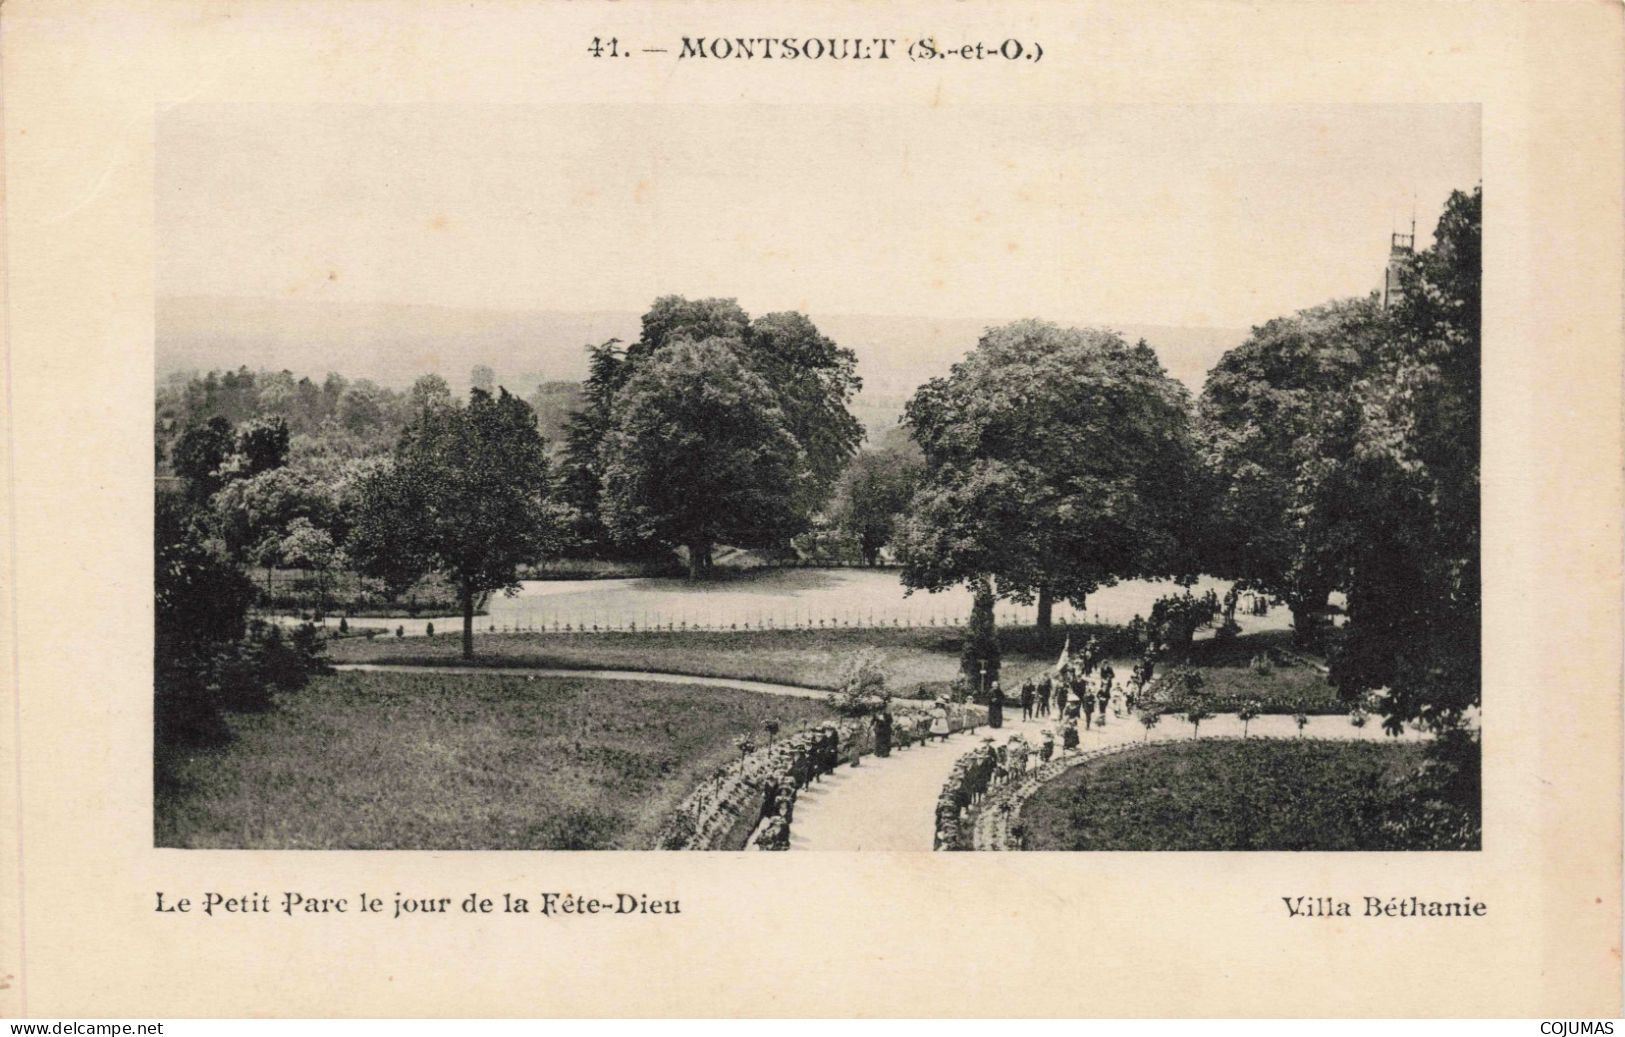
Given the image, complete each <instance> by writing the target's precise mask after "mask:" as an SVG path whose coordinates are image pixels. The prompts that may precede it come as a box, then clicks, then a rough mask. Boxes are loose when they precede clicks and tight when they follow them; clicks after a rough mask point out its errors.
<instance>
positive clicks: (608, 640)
mask: <svg viewBox="0 0 1625 1037" xmlns="http://www.w3.org/2000/svg"><path fill="white" fill-rule="evenodd" d="M1024 634H1025V636H1023V632H1020V631H1011V632H1009V636H1008V637H1007V638H1006V641H1007V643H1008V647H1007V648H1006V650H1005V655H1004V665H1005V667H1006V672H1007V673H1009V674H1011V675H1015V674H1021V673H1026V672H1029V671H1035V670H1037V669H1039V668H1041V667H1044V666H1048V665H1050V664H1052V663H1053V662H1054V661H1055V656H1056V654H1057V653H1058V652H1059V651H1060V645H1061V642H1062V639H1063V637H1064V635H1063V634H1062V633H1061V632H1060V631H1059V630H1056V631H1053V632H1052V636H1049V637H1043V638H1039V637H1035V636H1034V634H1035V632H1033V631H1031V630H1028V631H1025V632H1024ZM450 635H452V636H439V637H435V638H379V639H377V640H372V641H369V640H367V639H365V638H343V639H340V640H337V641H334V642H332V644H331V648H330V652H329V654H330V656H331V658H332V660H333V661H334V662H336V663H394V664H406V665H414V664H415V665H426V666H427V665H436V664H440V665H445V664H451V663H457V662H459V661H460V660H459V651H460V649H461V642H460V641H459V639H458V638H457V637H456V636H454V635H455V631H452V632H450ZM1050 642H1053V648H1051V647H1050ZM959 646H960V634H959V632H958V631H946V630H930V629H925V630H921V629H918V628H916V629H912V630H907V629H905V630H751V631H743V630H742V631H737V632H727V633H712V632H703V631H688V632H668V631H663V630H662V631H642V632H639V633H612V634H484V635H481V636H480V637H479V638H478V639H477V640H476V642H475V654H476V658H475V660H474V662H475V664H484V665H488V666H534V667H600V668H608V669H621V670H650V671H661V672H665V673H687V674H693V675H695V676H704V677H737V678H741V679H744V680H759V681H771V682H774V683H778V684H794V685H798V686H800V687H806V688H833V687H834V686H835V685H836V683H837V679H838V676H839V674H840V670H841V665H842V663H843V662H844V661H845V660H846V659H848V658H850V657H851V656H852V655H853V654H854V653H856V652H858V651H861V650H862V649H865V648H873V649H876V650H877V651H879V652H880V653H881V655H882V656H883V658H884V660H885V662H884V665H885V667H886V670H887V672H888V674H889V675H890V678H891V684H892V688H893V690H894V691H896V692H898V693H900V694H907V693H908V691H909V690H910V689H912V688H915V687H916V686H918V685H920V684H937V683H942V682H947V681H950V680H952V679H953V678H954V676H955V675H956V674H957V673H958V672H959ZM1007 682H1008V678H1007Z"/></svg>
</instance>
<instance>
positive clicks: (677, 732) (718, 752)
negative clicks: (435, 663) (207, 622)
mask: <svg viewBox="0 0 1625 1037" xmlns="http://www.w3.org/2000/svg"><path fill="white" fill-rule="evenodd" d="M827 715H828V711H827V709H826V707H825V706H824V705H823V704H822V703H820V702H817V701H811V700H806V699H796V698H789V697H781V696H772V695H759V694H753V693H749V692H742V691H733V690H729V689H725V688H702V687H693V686H683V685H673V684H653V683H650V684H644V683H640V682H637V681H593V680H578V679H568V680H552V679H542V678H537V679H527V678H524V677H502V676H496V675H492V676H485V675H473V676H469V675H446V676H437V675H431V674H424V675H422V676H419V675H417V674H400V673H341V674H334V675H331V676H326V677H319V678H317V679H316V680H314V681H312V682H311V684H310V685H309V686H308V687H307V688H306V689H305V690H303V691H301V692H299V693H297V694H295V695H290V696H287V697H285V698H283V699H282V700H280V702H279V708H277V709H275V710H272V711H269V712H265V713H259V714H239V715H236V716H234V717H232V719H231V726H232V729H233V733H234V735H235V738H234V739H233V741H232V742H231V743H230V744H228V745H226V746H224V747H223V748H221V749H218V750H211V751H200V752H197V753H195V754H193V755H191V756H190V757H188V758H182V759H175V760H170V761H166V762H167V764H168V766H166V767H165V768H163V770H164V771H165V772H166V773H170V774H173V779H172V780H169V781H166V782H164V783H162V784H160V786H159V788H158V791H157V796H156V799H155V808H156V809H155V839H156V843H157V845H159V846H188V847H214V848H254V849H413V850H476V849H481V850H493V849H642V848H646V847H647V846H648V845H649V844H650V843H651V842H652V841H653V838H654V833H655V831H656V830H657V829H658V827H659V825H660V823H661V822H662V820H664V818H665V816H666V814H667V813H669V812H670V810H671V809H672V808H673V807H675V806H676V804H677V803H678V802H679V801H680V800H681V799H682V798H683V796H684V795H686V794H687V793H688V791H689V790H690V789H691V788H693V787H694V786H695V785H696V784H698V783H699V781H700V780H701V779H702V778H704V777H705V776H707V775H708V774H710V773H711V772H713V771H714V770H716V768H717V767H719V766H721V765H722V764H724V763H726V762H727V761H728V760H730V759H732V758H733V756H734V754H735V753H736V752H737V750H736V749H735V748H734V747H733V739H734V738H735V737H736V736H737V735H739V734H741V733H745V732H748V733H750V734H751V735H752V736H753V737H755V738H756V739H757V740H758V741H760V740H761V739H762V737H764V735H763V731H762V722H763V721H764V720H768V719H773V720H777V721H779V722H780V723H781V724H782V725H783V728H784V729H785V730H788V729H789V728H790V727H792V726H793V725H795V724H797V723H799V722H801V721H806V720H813V719H821V718H823V717H825V716H827Z"/></svg>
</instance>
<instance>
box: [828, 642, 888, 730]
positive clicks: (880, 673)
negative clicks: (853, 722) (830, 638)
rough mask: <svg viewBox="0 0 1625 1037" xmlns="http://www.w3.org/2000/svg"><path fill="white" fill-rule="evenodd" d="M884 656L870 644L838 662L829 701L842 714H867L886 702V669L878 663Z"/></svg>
mask: <svg viewBox="0 0 1625 1037" xmlns="http://www.w3.org/2000/svg"><path fill="white" fill-rule="evenodd" d="M884 661H885V657H884V656H883V655H881V653H880V652H879V651H878V650H877V649H874V648H865V649H863V650H862V651H859V652H857V653H855V654H854V655H851V656H848V657H847V659H846V661H845V662H844V663H842V664H841V672H840V677H839V678H838V679H837V683H836V689H835V693H834V694H833V695H831V696H830V705H831V706H832V707H834V709H835V711H836V712H837V713H840V714H841V715H842V716H848V717H858V716H869V715H871V714H873V713H878V712H880V711H881V710H882V709H883V708H885V705H886V698H887V693H886V671H885V670H884V669H883V668H882V666H881V664H882V663H883V662H884Z"/></svg>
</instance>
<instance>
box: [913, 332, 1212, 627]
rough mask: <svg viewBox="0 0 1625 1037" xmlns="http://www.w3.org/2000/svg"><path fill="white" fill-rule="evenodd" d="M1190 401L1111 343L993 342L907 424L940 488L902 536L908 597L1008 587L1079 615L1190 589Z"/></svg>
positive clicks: (1147, 360)
mask: <svg viewBox="0 0 1625 1037" xmlns="http://www.w3.org/2000/svg"><path fill="white" fill-rule="evenodd" d="M1189 407H1190V399H1189V394H1188V393H1187V392H1186V391H1185V389H1184V388H1183V387H1182V386H1180V385H1179V384H1178V383H1177V382H1175V381H1174V380H1172V379H1171V378H1169V377H1168V375H1167V374H1166V373H1165V372H1164V371H1163V369H1162V366H1161V365H1160V364H1159V363H1158V361H1157V358H1156V354H1155V353H1154V352H1153V351H1152V350H1151V348H1150V347H1149V346H1147V345H1146V344H1145V343H1143V342H1141V343H1139V344H1137V345H1133V346H1130V345H1129V344H1127V343H1126V342H1125V341H1124V340H1123V339H1122V338H1121V337H1120V336H1118V335H1116V334H1114V333H1112V332H1108V331H1102V330H1079V329H1074V328H1061V327H1057V326H1056V325H1054V324H1048V323H1044V322H1041V321H1034V320H1026V321H1018V322H1016V323H1013V324H1008V325H1005V326H1003V327H999V328H994V329H991V330H989V331H988V332H987V333H986V334H984V335H983V336H982V339H981V341H980V342H979V343H978V345H977V347H976V349H975V350H973V351H972V352H971V353H970V354H969V355H968V356H967V357H966V358H965V359H964V360H963V361H961V362H960V363H958V364H955V365H954V367H953V369H952V371H951V373H950V374H949V375H948V376H947V377H945V378H937V379H933V380H931V381H930V382H927V383H926V384H925V385H923V386H921V387H920V389H919V391H917V392H916V393H915V395H914V397H913V399H911V400H910V401H909V403H908V406H907V408H906V411H905V421H906V422H907V423H908V425H909V428H910V430H911V432H912V434H913V436H914V439H915V441H916V442H918V443H919V445H920V447H921V449H922V450H923V451H924V454H925V473H926V474H925V478H924V482H923V484H922V485H921V487H920V489H919V490H918V492H916V493H915V495H914V498H913V500H912V501H911V503H910V506H909V511H908V515H907V516H906V518H905V519H904V521H903V522H902V524H901V525H900V527H899V530H898V532H897V538H896V539H897V546H898V550H899V555H900V558H901V560H902V562H903V582H904V584H905V585H907V586H908V587H910V588H915V589H924V590H928V591H937V590H942V589H945V588H947V587H949V586H952V585H954V584H958V583H965V584H967V585H969V586H971V587H972V588H973V589H976V588H980V587H981V585H982V583H983V581H984V580H991V581H992V585H991V586H992V590H993V591H994V593H995V594H996V595H997V596H999V597H1007V598H1011V599H1014V600H1016V601H1020V602H1024V603H1026V602H1031V601H1033V600H1034V599H1036V600H1037V602H1038V606H1039V623H1040V625H1041V626H1047V625H1048V624H1049V619H1050V611H1051V608H1052V603H1053V602H1054V601H1055V600H1056V599H1064V600H1067V601H1070V602H1072V603H1073V604H1074V605H1076V606H1078V607H1080V608H1081V607H1082V606H1083V605H1084V602H1085V599H1086V598H1087V596H1088V595H1089V594H1091V593H1093V592H1094V591H1095V590H1096V589H1098V588H1099V587H1102V586H1109V585H1111V584H1113V583H1115V582H1116V581H1117V580H1119V579H1124V578H1130V577H1141V576H1161V575H1187V574H1188V572H1187V570H1188V569H1189V564H1190V562H1189V555H1188V550H1187V547H1186V544H1185V533H1186V531H1187V530H1188V529H1189V527H1190V525H1191V521H1192V518H1193V515H1194V513H1195V511H1196V509H1197V507H1198V500H1197V498H1196V496H1195V495H1194V494H1193V492H1192V488H1193V486H1196V485H1198V483H1199V480H1198V479H1197V478H1196V468H1197V465H1196V460H1195V452H1194V443H1193V439H1192V436H1191V433H1190V422H1189V413H1188V412H1189Z"/></svg>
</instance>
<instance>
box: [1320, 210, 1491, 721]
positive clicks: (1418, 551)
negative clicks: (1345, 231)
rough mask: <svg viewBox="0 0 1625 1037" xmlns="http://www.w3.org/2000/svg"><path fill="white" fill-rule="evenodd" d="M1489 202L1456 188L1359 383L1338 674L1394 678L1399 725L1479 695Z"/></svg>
mask: <svg viewBox="0 0 1625 1037" xmlns="http://www.w3.org/2000/svg"><path fill="white" fill-rule="evenodd" d="M1482 212H1483V195H1482V191H1481V189H1479V188H1475V189H1474V190H1473V191H1472V192H1470V193H1468V192H1462V191H1456V192H1453V193H1452V194H1451V196H1450V198H1449V200H1448V202H1447V203H1446V205H1445V209H1444V214H1443V215H1442V216H1441V217H1440V220H1439V223H1438V227H1437V229H1436V230H1435V231H1434V244H1433V247H1431V248H1429V249H1425V250H1423V251H1421V252H1418V253H1417V254H1416V256H1415V257H1414V259H1413V261H1412V262H1411V263H1410V265H1409V268H1408V269H1407V270H1406V271H1405V273H1404V274H1403V275H1402V276H1401V280H1400V285H1401V297H1400V299H1399V301H1398V302H1397V304H1396V305H1395V306H1394V307H1393V310H1392V313H1391V316H1392V328H1391V334H1390V335H1389V336H1388V337H1387V338H1386V339H1385V340H1384V342H1383V344H1382V348H1381V350H1380V351H1379V353H1378V356H1377V358H1376V362H1375V365H1374V369H1373V371H1372V373H1371V375H1370V377H1369V378H1367V379H1366V380H1364V381H1363V382H1362V383H1361V385H1360V408H1361V417H1362V423H1361V429H1360V437H1359V442H1358V447H1357V465H1358V477H1359V482H1360V507H1359V508H1358V510H1357V511H1356V512H1355V514H1354V518H1353V522H1352V525H1353V531H1352V535H1351V536H1350V537H1349V544H1350V550H1349V554H1348V572H1347V577H1346V583H1347V594H1348V613H1349V619H1348V625H1347V629H1346V631H1345V633H1344V636H1343V637H1342V638H1341V641H1340V644H1339V646H1338V650H1337V651H1336V652H1334V653H1333V655H1332V679H1333V680H1334V681H1335V682H1336V683H1337V684H1338V686H1339V687H1340V688H1342V689H1343V690H1344V691H1345V693H1348V694H1359V693H1363V692H1366V691H1370V690H1374V689H1379V688H1385V689H1387V696H1386V700H1385V703H1384V712H1385V713H1386V715H1387V717H1388V722H1389V724H1390V726H1394V725H1396V724H1398V723H1400V722H1402V721H1405V720H1418V721H1421V722H1423V723H1425V724H1428V725H1429V726H1432V727H1435V728H1450V727H1453V726H1455V725H1457V724H1459V723H1460V721H1461V719H1462V717H1463V716H1464V714H1465V713H1466V712H1467V711H1468V710H1469V709H1472V708H1473V707H1475V706H1477V705H1478V703H1479V701H1480V690H1481V663H1480V651H1481V648H1482V642H1481V633H1480V617H1481V611H1480V609H1481V603H1482V590H1481V584H1480V571H1481V570H1480V532H1479V429H1480V396H1479V363H1480V357H1481V339H1480V335H1481V331H1480V329H1481V324H1480V321H1481V316H1480V313H1481V266H1480V263H1481V260H1480V249H1481V234H1482Z"/></svg>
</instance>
